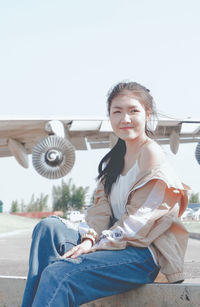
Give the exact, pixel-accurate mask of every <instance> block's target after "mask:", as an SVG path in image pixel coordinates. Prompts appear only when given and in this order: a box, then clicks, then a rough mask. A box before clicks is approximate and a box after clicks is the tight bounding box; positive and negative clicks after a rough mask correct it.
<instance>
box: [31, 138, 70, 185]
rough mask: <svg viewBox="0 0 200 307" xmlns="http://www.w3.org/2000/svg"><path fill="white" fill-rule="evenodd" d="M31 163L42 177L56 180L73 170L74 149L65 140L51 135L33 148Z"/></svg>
mask: <svg viewBox="0 0 200 307" xmlns="http://www.w3.org/2000/svg"><path fill="white" fill-rule="evenodd" d="M32 162H33V166H34V168H35V170H36V171H37V172H38V173H39V174H40V175H42V176H43V177H46V178H49V179H58V178H61V177H63V176H65V175H66V174H68V173H69V172H70V171H71V169H72V168H73V166H74V162H75V149H74V147H73V145H72V144H71V143H70V142H69V141H68V140H67V139H65V138H62V137H59V136H57V135H51V136H48V137H46V138H44V139H42V140H41V141H40V142H39V143H38V144H37V145H36V146H35V147H34V149H33V152H32Z"/></svg>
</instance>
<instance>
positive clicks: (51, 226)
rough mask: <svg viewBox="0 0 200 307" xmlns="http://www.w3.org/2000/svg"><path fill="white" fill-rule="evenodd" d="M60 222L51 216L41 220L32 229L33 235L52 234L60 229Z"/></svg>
mask: <svg viewBox="0 0 200 307" xmlns="http://www.w3.org/2000/svg"><path fill="white" fill-rule="evenodd" d="M61 225H62V222H61V221H60V220H59V219H58V218H54V217H53V216H52V217H51V216H50V217H47V218H45V219H43V220H41V221H40V222H39V223H38V224H37V225H36V226H35V228H34V230H33V235H34V234H35V233H38V232H52V231H56V230H58V229H59V228H60V226H61Z"/></svg>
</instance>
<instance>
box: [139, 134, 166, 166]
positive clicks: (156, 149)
mask: <svg viewBox="0 0 200 307" xmlns="http://www.w3.org/2000/svg"><path fill="white" fill-rule="evenodd" d="M164 160H165V154H164V152H163V150H162V148H161V147H160V145H159V144H157V143H156V142H155V141H153V140H149V141H148V142H147V143H146V144H145V145H144V146H143V147H142V150H141V153H140V157H139V160H138V162H139V167H140V169H141V171H143V170H148V169H151V168H153V167H154V166H156V165H159V164H161V163H162V162H163V161H164Z"/></svg>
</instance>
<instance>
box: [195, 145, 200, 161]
mask: <svg viewBox="0 0 200 307" xmlns="http://www.w3.org/2000/svg"><path fill="white" fill-rule="evenodd" d="M195 158H196V160H197V162H198V163H199V164H200V142H199V143H198V144H197V147H196V150H195Z"/></svg>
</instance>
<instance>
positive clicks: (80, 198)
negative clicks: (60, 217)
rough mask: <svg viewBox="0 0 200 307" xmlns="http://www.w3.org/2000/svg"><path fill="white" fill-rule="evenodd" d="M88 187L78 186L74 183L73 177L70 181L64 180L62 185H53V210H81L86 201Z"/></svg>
mask: <svg viewBox="0 0 200 307" xmlns="http://www.w3.org/2000/svg"><path fill="white" fill-rule="evenodd" d="M87 192H88V187H86V188H83V187H76V186H75V185H74V184H72V179H69V180H68V182H67V183H66V182H64V180H62V182H61V186H53V189H52V198H53V210H63V211H64V212H66V211H68V210H69V209H75V210H81V209H82V208H83V206H84V203H85V198H86V194H87Z"/></svg>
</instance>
